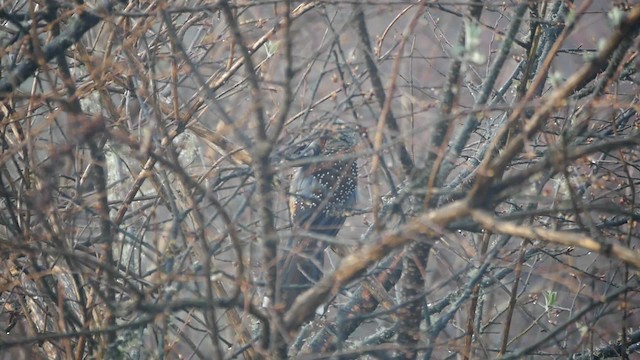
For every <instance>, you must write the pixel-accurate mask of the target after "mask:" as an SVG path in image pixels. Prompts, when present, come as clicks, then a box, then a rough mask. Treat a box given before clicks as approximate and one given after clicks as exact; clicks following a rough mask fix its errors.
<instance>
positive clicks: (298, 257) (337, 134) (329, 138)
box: [280, 122, 358, 307]
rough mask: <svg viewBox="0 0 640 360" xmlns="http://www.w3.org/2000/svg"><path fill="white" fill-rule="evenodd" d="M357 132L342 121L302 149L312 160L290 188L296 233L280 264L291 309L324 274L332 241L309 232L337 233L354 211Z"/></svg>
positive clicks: (285, 298)
mask: <svg viewBox="0 0 640 360" xmlns="http://www.w3.org/2000/svg"><path fill="white" fill-rule="evenodd" d="M357 140H358V134H357V132H356V131H355V130H354V128H349V127H347V126H345V125H344V123H342V122H337V123H335V124H334V125H333V127H332V128H330V129H326V128H324V129H322V130H321V132H320V134H318V137H317V138H316V139H314V140H313V141H312V142H311V143H309V144H308V145H307V146H305V147H303V148H302V149H301V150H300V151H299V152H298V154H299V158H303V159H306V160H308V162H307V163H305V164H304V165H302V166H300V167H298V168H296V169H295V171H294V174H293V177H292V178H291V184H290V187H289V210H290V213H291V222H292V224H293V227H294V229H293V231H294V236H292V238H291V239H290V241H289V246H288V247H287V249H286V251H285V253H284V256H283V258H282V261H281V264H280V271H281V272H280V279H281V282H280V283H281V284H282V285H281V288H282V292H281V294H282V297H281V300H282V301H281V302H283V303H284V304H285V306H287V307H289V306H290V305H291V304H292V303H293V301H294V300H295V298H296V297H297V296H298V295H299V294H300V293H302V292H303V291H304V290H306V289H307V288H308V287H310V286H312V285H313V284H314V283H315V282H316V281H317V280H319V279H320V277H321V276H322V264H323V259H324V249H325V248H326V247H327V243H326V242H324V241H321V240H318V239H315V238H314V237H313V236H311V235H308V236H305V235H298V234H296V232H298V233H302V232H308V233H314V234H319V235H323V236H336V235H337V234H338V232H339V231H340V228H341V227H342V225H343V224H344V222H345V219H346V217H347V216H348V214H349V213H350V212H351V211H352V210H353V208H354V206H355V203H356V198H357V187H358V165H357V162H356V159H355V157H354V150H355V145H356V143H357Z"/></svg>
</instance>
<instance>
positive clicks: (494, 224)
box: [471, 210, 640, 269]
mask: <svg viewBox="0 0 640 360" xmlns="http://www.w3.org/2000/svg"><path fill="white" fill-rule="evenodd" d="M471 218H472V219H473V220H474V221H476V222H478V223H479V224H480V225H482V226H483V227H484V228H485V229H487V230H491V231H492V232H495V233H499V234H508V235H512V236H517V237H520V238H523V239H530V240H542V241H545V242H550V243H554V244H560V245H565V246H574V247H579V248H583V249H586V250H589V251H593V252H597V253H599V254H602V255H605V256H608V257H611V258H614V259H618V260H620V261H622V262H624V263H626V264H629V265H631V266H633V267H635V268H636V269H640V253H639V252H637V251H634V250H632V249H629V248H628V247H626V246H622V245H619V244H616V243H612V244H605V243H603V242H601V241H598V240H596V239H593V238H591V237H589V236H586V235H582V234H577V233H575V232H569V231H554V230H547V229H543V228H540V227H533V226H522V225H517V224H514V223H511V222H506V221H500V220H498V219H496V218H495V217H494V216H492V215H491V214H489V213H487V212H486V211H482V210H472V211H471Z"/></svg>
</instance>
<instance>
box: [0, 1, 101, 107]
mask: <svg viewBox="0 0 640 360" xmlns="http://www.w3.org/2000/svg"><path fill="white" fill-rule="evenodd" d="M108 4H109V3H107V5H104V7H105V8H106V9H108V8H109V5H108ZM78 12H79V14H78V18H77V19H76V20H74V21H73V22H72V23H71V24H69V27H68V28H67V29H66V30H65V31H64V32H62V33H61V34H60V35H59V36H56V37H55V38H54V39H53V40H52V41H51V42H50V43H48V44H47V45H46V46H45V47H44V48H43V49H42V50H43V51H42V54H43V57H44V59H38V58H30V59H27V60H25V61H24V62H23V63H22V64H20V65H18V66H17V67H16V68H15V69H14V70H13V71H12V72H11V73H10V74H9V75H8V76H7V77H6V78H3V79H2V80H0V100H4V99H6V98H7V97H8V96H10V95H11V94H12V93H13V91H14V90H15V89H16V88H17V87H18V86H20V84H22V83H23V82H25V81H26V80H27V79H28V78H29V77H31V76H32V75H33V74H34V73H35V72H36V70H37V69H38V62H40V61H44V63H47V62H49V61H51V60H53V58H54V57H56V55H58V54H60V53H61V52H64V51H65V50H67V49H68V48H70V47H71V46H72V45H73V44H75V43H76V42H78V41H80V38H81V37H82V36H83V35H84V34H85V33H86V32H87V31H89V30H91V28H93V27H94V26H96V25H98V23H99V22H100V20H101V19H102V18H101V17H100V16H99V15H96V14H94V13H92V12H89V11H88V10H84V9H78Z"/></svg>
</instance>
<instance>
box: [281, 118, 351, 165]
mask: <svg viewBox="0 0 640 360" xmlns="http://www.w3.org/2000/svg"><path fill="white" fill-rule="evenodd" d="M361 133H362V128H361V127H360V126H359V125H357V124H354V123H348V122H346V121H344V120H342V119H339V118H336V119H332V120H331V121H329V122H323V123H320V124H318V125H316V126H315V127H314V128H313V130H311V132H310V134H309V136H308V137H307V138H306V139H304V140H303V141H302V144H301V145H300V146H299V147H298V148H297V149H296V150H295V152H294V154H295V155H294V156H293V159H296V160H298V159H304V158H310V157H315V156H320V155H322V154H325V155H328V154H334V153H337V152H343V153H347V152H350V151H353V150H354V149H355V147H356V146H357V145H358V143H359V142H360V138H361Z"/></svg>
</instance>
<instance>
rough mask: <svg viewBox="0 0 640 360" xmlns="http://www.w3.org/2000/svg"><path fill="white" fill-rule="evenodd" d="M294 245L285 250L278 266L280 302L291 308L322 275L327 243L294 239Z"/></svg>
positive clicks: (286, 307) (292, 243)
mask: <svg viewBox="0 0 640 360" xmlns="http://www.w3.org/2000/svg"><path fill="white" fill-rule="evenodd" d="M290 244H291V245H292V246H290V247H289V248H288V249H286V250H285V251H283V254H282V258H281V260H280V262H279V266H278V271H279V273H278V279H279V283H280V303H281V304H283V305H284V306H285V307H284V309H289V308H290V307H291V305H292V304H293V302H294V301H295V299H296V298H297V297H298V295H300V294H302V293H303V292H305V291H306V290H308V289H309V288H311V287H312V286H313V285H315V283H316V282H317V281H318V280H320V278H321V277H322V264H323V262H324V250H325V248H326V244H324V243H323V242H322V241H317V240H313V239H308V238H303V239H292V241H291V242H290Z"/></svg>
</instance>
